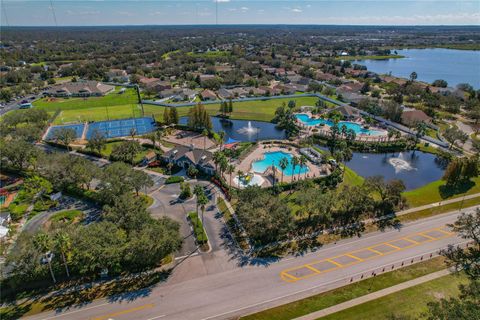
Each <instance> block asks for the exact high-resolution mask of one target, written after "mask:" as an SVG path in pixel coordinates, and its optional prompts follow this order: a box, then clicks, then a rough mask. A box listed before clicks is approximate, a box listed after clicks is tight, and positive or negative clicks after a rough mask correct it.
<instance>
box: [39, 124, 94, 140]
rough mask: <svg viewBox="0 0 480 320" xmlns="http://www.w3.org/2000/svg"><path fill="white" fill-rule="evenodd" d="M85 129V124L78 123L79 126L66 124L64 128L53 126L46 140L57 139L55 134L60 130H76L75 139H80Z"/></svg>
mask: <svg viewBox="0 0 480 320" xmlns="http://www.w3.org/2000/svg"><path fill="white" fill-rule="evenodd" d="M83 128H85V124H83V123H77V124H66V125H62V126H52V127H50V129H49V130H48V133H47V136H46V137H45V139H46V140H53V139H55V132H57V131H58V130H60V129H73V130H75V137H76V138H77V139H80V138H81V137H82V134H83Z"/></svg>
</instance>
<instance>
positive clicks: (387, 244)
mask: <svg viewBox="0 0 480 320" xmlns="http://www.w3.org/2000/svg"><path fill="white" fill-rule="evenodd" d="M384 245H386V246H389V247H392V248H394V249H396V250H401V249H402V248H400V247H397V246H394V245H393V244H390V243H388V242H385V243H384ZM388 252H391V251H388Z"/></svg>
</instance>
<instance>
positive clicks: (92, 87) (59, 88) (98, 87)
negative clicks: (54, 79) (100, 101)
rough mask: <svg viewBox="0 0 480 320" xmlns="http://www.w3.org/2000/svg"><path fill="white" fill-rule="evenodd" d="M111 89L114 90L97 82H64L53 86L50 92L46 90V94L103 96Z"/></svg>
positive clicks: (112, 87)
mask: <svg viewBox="0 0 480 320" xmlns="http://www.w3.org/2000/svg"><path fill="white" fill-rule="evenodd" d="M113 89H115V87H114V86H111V85H108V84H103V83H101V82H98V81H77V82H66V83H62V84H59V85H56V86H53V87H52V88H51V89H50V90H48V92H49V93H51V94H58V93H65V94H68V95H71V94H78V93H90V94H92V93H100V94H105V93H107V92H109V91H111V90H113Z"/></svg>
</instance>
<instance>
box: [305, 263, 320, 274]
mask: <svg viewBox="0 0 480 320" xmlns="http://www.w3.org/2000/svg"><path fill="white" fill-rule="evenodd" d="M305 268H307V269H310V270H312V271H313V272H315V273H320V270H317V269H315V268H314V267H311V266H309V265H308V264H306V265H305Z"/></svg>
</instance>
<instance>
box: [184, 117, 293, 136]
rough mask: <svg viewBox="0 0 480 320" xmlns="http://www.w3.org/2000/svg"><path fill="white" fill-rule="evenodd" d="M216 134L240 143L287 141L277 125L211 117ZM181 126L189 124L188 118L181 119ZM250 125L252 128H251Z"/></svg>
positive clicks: (283, 131) (283, 132)
mask: <svg viewBox="0 0 480 320" xmlns="http://www.w3.org/2000/svg"><path fill="white" fill-rule="evenodd" d="M210 119H211V120H212V125H213V130H214V131H215V132H218V131H221V130H222V131H225V141H227V140H228V138H232V139H235V140H239V141H257V140H269V139H285V137H286V136H285V130H281V129H277V128H276V127H275V124H273V123H269V122H262V121H248V120H230V119H223V118H218V117H210ZM179 123H180V124H187V123H188V117H181V118H180V121H179ZM249 123H250V126H249Z"/></svg>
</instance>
